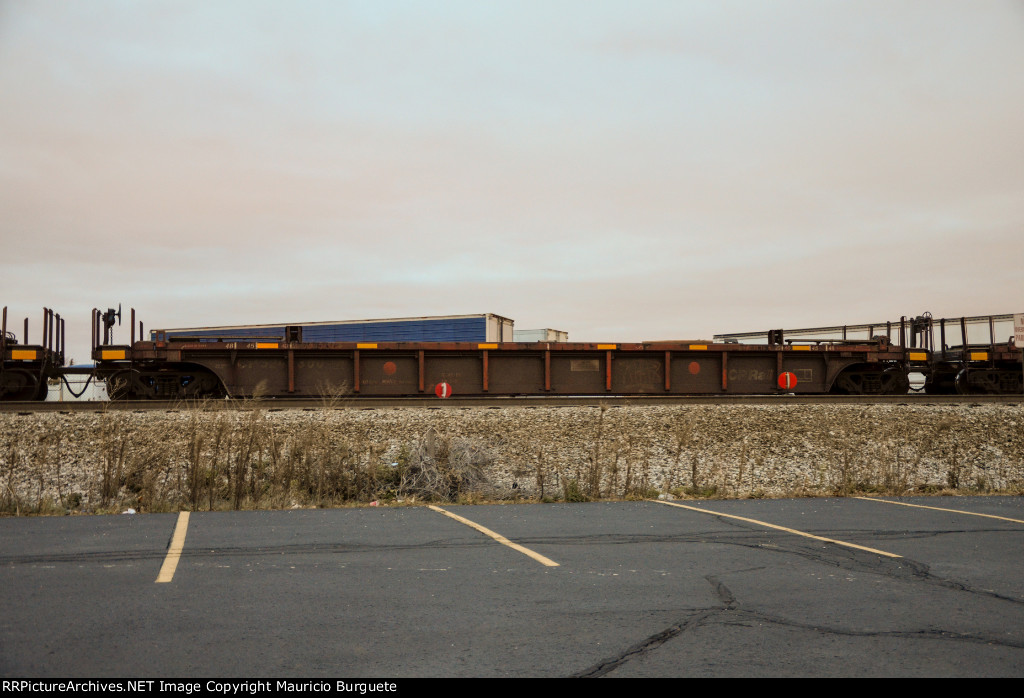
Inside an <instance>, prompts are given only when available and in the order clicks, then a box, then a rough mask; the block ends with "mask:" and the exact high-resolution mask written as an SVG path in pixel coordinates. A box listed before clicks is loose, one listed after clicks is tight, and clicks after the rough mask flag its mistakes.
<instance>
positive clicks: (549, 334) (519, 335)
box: [512, 328, 569, 342]
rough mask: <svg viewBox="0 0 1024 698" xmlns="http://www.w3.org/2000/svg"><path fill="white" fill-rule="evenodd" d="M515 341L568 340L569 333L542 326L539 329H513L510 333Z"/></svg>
mask: <svg viewBox="0 0 1024 698" xmlns="http://www.w3.org/2000/svg"><path fill="white" fill-rule="evenodd" d="M512 336H513V337H514V340H513V341H516V342H568V341H569V333H568V332H563V331H562V330H552V329H549V328H544V329H540V330H515V331H514V332H513V333H512Z"/></svg>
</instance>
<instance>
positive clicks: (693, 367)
mask: <svg viewBox="0 0 1024 698" xmlns="http://www.w3.org/2000/svg"><path fill="white" fill-rule="evenodd" d="M688 368H689V370H690V373H692V374H693V375H695V376H696V375H697V374H698V373H700V364H699V363H697V362H696V361H691V362H690V365H689V366H688Z"/></svg>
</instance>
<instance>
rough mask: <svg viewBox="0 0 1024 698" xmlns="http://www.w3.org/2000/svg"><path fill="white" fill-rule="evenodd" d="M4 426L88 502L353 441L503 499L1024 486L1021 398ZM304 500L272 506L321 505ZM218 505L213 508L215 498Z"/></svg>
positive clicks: (252, 481) (8, 418)
mask: <svg viewBox="0 0 1024 698" xmlns="http://www.w3.org/2000/svg"><path fill="white" fill-rule="evenodd" d="M0 425H2V431H0V434H2V439H0V487H2V488H3V489H2V491H0V501H2V502H4V503H5V505H6V506H5V510H11V511H13V510H14V509H32V508H33V507H35V508H37V509H38V508H40V503H41V502H46V501H48V502H51V503H52V506H53V507H54V508H57V509H60V508H63V509H67V510H78V511H94V510H97V509H99V508H101V505H102V506H106V507H108V508H110V509H114V508H123V507H126V506H134V507H138V508H139V510H146V509H147V508H150V507H155V506H156V505H155V501H156V500H155V499H154V497H156V498H159V499H160V500H161V501H163V502H165V504H164V506H165V507H168V506H169V507H172V508H173V506H183V507H185V508H188V506H187V503H186V502H184V501H183V500H185V499H187V497H186V495H185V493H184V492H185V490H186V489H187V479H188V477H189V472H190V470H189V469H190V467H191V468H193V470H195V464H196V463H200V464H202V463H207V466H205V467H206V468H207V470H206V471H205V475H204V477H206V478H208V482H214V481H215V480H216V478H217V477H221V476H223V477H224V478H228V479H225V481H224V482H225V483H227V484H225V485H224V487H228V486H230V482H231V481H230V479H229V478H230V477H231V472H232V471H231V468H235V469H236V471H237V473H241V475H240V476H238V477H236V482H238V483H242V484H245V485H246V487H248V486H249V485H251V486H252V487H253V488H254V489H253V491H254V492H259V491H261V490H260V483H259V481H258V479H259V478H261V477H263V478H268V480H269V479H273V477H275V475H274V472H273V469H274V468H275V467H277V468H280V467H282V466H281V465H280V464H281V463H283V462H284V459H285V457H286V456H287V455H288V454H289V453H291V454H293V455H294V454H295V453H296V452H297V450H302V449H304V451H303V453H305V454H306V455H305V456H304V457H305V461H304V462H306V464H307V465H310V467H316V463H312V464H310V461H311V460H315V459H316V458H320V459H321V460H323V459H325V458H327V459H328V460H330V458H328V457H327V456H328V455H329V454H339V453H343V454H344V458H341V457H340V456H339V460H338V462H341V461H342V460H344V462H346V463H349V467H351V466H352V464H359V466H360V467H367V468H378V469H384V470H386V469H387V468H389V467H391V468H394V467H404V466H405V465H406V464H407V463H408V462H410V460H409V459H410V457H413V456H416V454H419V457H420V458H421V459H422V458H435V459H436V458H438V457H439V456H438V453H437V451H438V449H439V448H440V449H442V450H443V451H444V452H445V453H446V454H448V456H452V457H454V456H453V455H452V454H455V453H456V452H458V453H460V454H462V456H461V457H463V458H466V459H469V460H470V461H472V463H473V465H474V467H476V468H477V469H478V470H479V473H480V480H479V482H477V483H475V484H474V487H475V488H476V490H477V492H478V494H479V495H480V496H483V497H488V498H496V499H505V498H516V497H525V498H537V497H539V496H541V488H542V487H543V489H544V495H545V496H547V497H552V498H556V499H557V498H560V497H562V496H563V494H564V493H566V492H567V489H566V486H567V484H568V483H569V482H572V483H574V484H581V485H585V484H587V483H589V486H590V487H591V489H590V490H589V491H588V493H589V494H593V493H594V492H595V488H596V489H599V492H600V495H602V496H624V495H630V494H632V495H639V496H656V495H657V493H659V492H673V491H674V492H675V493H676V494H677V495H685V494H703V495H705V496H706V495H708V494H714V495H715V496H731V497H775V496H796V495H834V494H847V493H850V492H853V491H857V492H885V493H889V494H901V493H902V494H910V493H921V492H930V491H937V490H942V489H961V490H971V491H974V492H984V491H1002V492H1007V491H1009V492H1019V491H1022V490H1024V462H1022V453H1024V407H1022V406H1021V405H1006V404H973V405H972V404H962V403H961V404H957V405H937V404H926V405H900V404H884V405H869V406H864V405H848V404H846V405H835V406H833V405H799V406H783V405H700V406H651V407H637V406H630V407H607V408H601V407H558V408H553V407H531V408H527V407H523V408H519V407H512V408H502V409H484V408H445V409H423V408H396V409H373V410H365V409H351V408H350V409H317V410H308V409H306V410H271V409H267V408H264V407H259V406H256V407H254V408H253V409H251V410H243V411H230V412H229V411H217V410H211V411H199V410H197V411H189V410H181V411H168V412H139V413H129V412H114V411H110V412H91V413H83V412H75V413H63V414H62V413H37V414H16V413H4V414H0ZM314 442H315V448H314V446H313V445H311V444H313V443H314ZM271 454H273V455H271ZM316 454H319V455H316ZM300 455H301V454H300ZM218 458H222V459H223V460H222V461H218V460H217V459H218ZM232 459H233V460H232ZM218 462H220V463H221V465H220V466H217V463H218ZM296 462H298V461H296ZM399 464H401V466H400V465H399ZM218 467H219V470H218ZM195 472H198V470H195ZM237 473H236V474H237ZM246 478H248V481H247V483H248V484H246V482H243V481H245V479H246ZM289 482H291V483H292V484H291V487H292V489H293V490H294V489H295V486H296V485H295V482H296V481H295V480H289ZM183 483H185V484H183ZM238 487H241V484H239V485H238ZM584 489H586V488H585V487H584ZM264 490H266V488H264ZM238 491H241V490H238ZM225 496H226V495H225ZM402 497H403V492H402V491H398V492H397V493H395V497H394V499H396V500H397V499H402ZM292 500H293V501H292ZM292 500H290V501H283V500H275V501H269V500H268V501H267V502H265V503H264V505H266V506H287V505H289V504H290V505H292V506H294V505H305V504H308V502H306V501H304V500H302V499H301V498H298V499H296V498H295V497H293V498H292ZM194 501H195V500H193V502H194ZM166 502H170V504H167V503H166ZM203 502H204V505H203V506H204V507H205V506H207V504H208V505H209V506H214V504H213V497H212V495H210V496H209V497H206V496H204V499H203ZM237 503H238V500H236V505H237ZM255 504H256V505H257V506H259V503H258V502H256V503H255Z"/></svg>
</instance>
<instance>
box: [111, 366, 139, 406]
mask: <svg viewBox="0 0 1024 698" xmlns="http://www.w3.org/2000/svg"><path fill="white" fill-rule="evenodd" d="M107 397H109V398H110V399H111V400H135V399H136V398H137V397H138V395H137V394H136V391H135V373H134V372H133V371H118V372H117V373H115V374H113V375H111V376H110V377H109V378H107Z"/></svg>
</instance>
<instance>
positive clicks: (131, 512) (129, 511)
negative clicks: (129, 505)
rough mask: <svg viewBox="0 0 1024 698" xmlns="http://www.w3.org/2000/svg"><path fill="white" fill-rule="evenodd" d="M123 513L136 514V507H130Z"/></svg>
mask: <svg viewBox="0 0 1024 698" xmlns="http://www.w3.org/2000/svg"><path fill="white" fill-rule="evenodd" d="M121 513H122V514H134V513H135V510H134V509H128V510H127V511H122V512H121Z"/></svg>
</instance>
